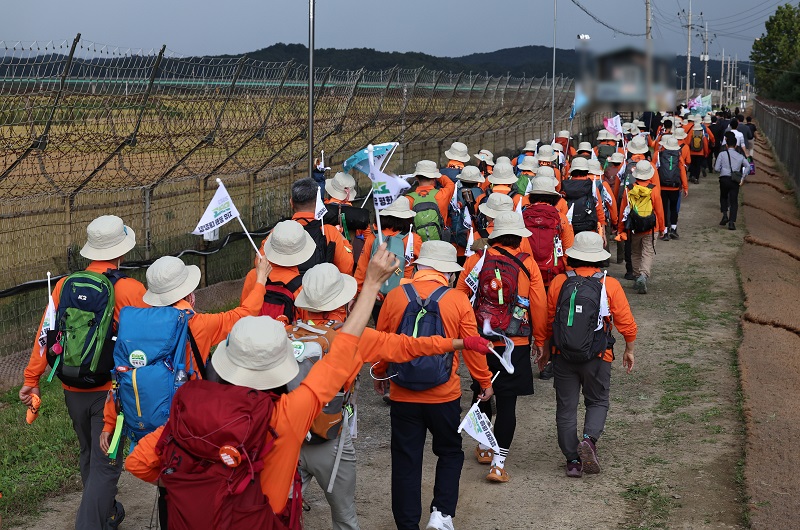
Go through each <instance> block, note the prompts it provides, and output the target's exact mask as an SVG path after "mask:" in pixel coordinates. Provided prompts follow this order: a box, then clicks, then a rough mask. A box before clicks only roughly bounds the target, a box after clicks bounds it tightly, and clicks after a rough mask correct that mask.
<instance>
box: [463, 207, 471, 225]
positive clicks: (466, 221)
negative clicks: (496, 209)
mask: <svg viewBox="0 0 800 530" xmlns="http://www.w3.org/2000/svg"><path fill="white" fill-rule="evenodd" d="M464 228H472V216H471V215H470V213H469V207H468V206H464Z"/></svg>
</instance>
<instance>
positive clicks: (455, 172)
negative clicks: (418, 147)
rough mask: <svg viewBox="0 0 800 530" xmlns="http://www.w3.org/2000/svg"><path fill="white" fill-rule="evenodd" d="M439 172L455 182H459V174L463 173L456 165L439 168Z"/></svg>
mask: <svg viewBox="0 0 800 530" xmlns="http://www.w3.org/2000/svg"><path fill="white" fill-rule="evenodd" d="M439 173H441V174H442V175H444V176H445V177H447V178H449V179H450V180H452V181H453V182H458V176H459V175H460V174H461V170H460V169H458V168H456V167H447V166H445V167H441V168H439Z"/></svg>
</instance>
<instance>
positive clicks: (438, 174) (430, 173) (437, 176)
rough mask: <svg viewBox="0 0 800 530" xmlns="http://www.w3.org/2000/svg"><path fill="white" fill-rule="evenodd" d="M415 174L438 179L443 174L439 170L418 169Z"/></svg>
mask: <svg viewBox="0 0 800 530" xmlns="http://www.w3.org/2000/svg"><path fill="white" fill-rule="evenodd" d="M414 176H415V177H423V178H426V179H434V180H436V179H438V178H439V177H441V176H442V174H441V173H439V172H438V171H437V172H436V173H433V172H432V171H430V172H429V171H417V172H416V173H414Z"/></svg>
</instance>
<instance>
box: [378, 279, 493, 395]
mask: <svg viewBox="0 0 800 530" xmlns="http://www.w3.org/2000/svg"><path fill="white" fill-rule="evenodd" d="M411 283H412V284H413V285H414V288H415V289H416V290H417V293H419V295H420V297H421V298H427V297H428V296H430V294H431V293H432V292H433V291H435V290H436V289H437V288H438V287H440V286H442V285H447V279H446V277H445V276H444V275H443V274H441V273H439V272H436V271H434V270H421V271H418V272H417V273H416V274H414V278H413V280H412V282H411ZM407 305H408V302H407V300H406V297H405V293H404V292H403V290H402V289H394V290H392V291H390V292H389V294H388V295H386V299H385V300H384V301H383V307H382V308H381V314H380V317H379V318H378V324H377V326H376V329H377V330H379V331H385V332H387V333H396V332H397V328H398V327H399V326H400V321H401V320H402V319H403V312H404V311H405V309H406V306H407ZM439 311H440V316H441V318H442V325H443V327H444V333H445V336H447V337H449V338H451V339H452V338H464V337H474V336H476V335H477V333H478V325H477V323H476V322H475V314H474V313H473V311H472V306H471V305H470V303H469V299H468V298H467V297H466V296H465V295H464V293H461V292H459V291H458V290H456V289H451V290H450V291H448V292H447V293H445V295H444V296H443V297H442V299H441V300H439ZM448 349H449V348H448ZM461 356H462V357H463V360H464V363H465V364H466V365H467V368H468V369H469V373H470V374H471V375H472V377H473V378H475V380H477V381H478V383H479V384H480V385H481V388H488V387H489V386H491V380H492V374H491V372H490V371H489V367H488V365H487V364H486V357H485V356H483V355H481V354H479V353H476V352H474V351H471V350H462V352H461ZM387 368H388V366H387V364H386V363H384V362H381V363H378V364H377V365H376V366H375V368H374V369H373V372H374V373H375V374H376V375H377V376H379V377H380V376H383V375H385V374H386V369H387ZM389 392H390V397H391V399H392V400H393V401H402V402H410V403H447V402H449V401H453V400H455V399H458V398H459V396H461V379H460V377H459V375H458V355H455V354H454V355H453V370H452V372H451V374H450V380H449V381H448V382H446V383H444V384H441V385H439V386H437V387H434V388H431V389H429V390H422V391H414V390H408V389H405V388H402V387H400V386H399V385H391V387H390V390H389Z"/></svg>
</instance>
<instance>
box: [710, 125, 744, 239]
mask: <svg viewBox="0 0 800 530" xmlns="http://www.w3.org/2000/svg"><path fill="white" fill-rule="evenodd" d="M740 134H741V133H740ZM725 144H726V148H725V150H724V151H722V152H721V153H720V155H719V157H717V163H716V165H715V166H714V169H715V170H716V171H717V172H718V173H719V208H720V211H721V212H722V220H721V221H720V222H719V225H720V226H725V225H726V224H727V225H728V230H736V214H737V212H738V211H739V188H740V187H741V186H743V185H744V182H745V178H746V177H747V174H748V173H749V172H750V162H749V161H748V160H747V158H745V156H744V155H743V154H741V153H740V152H739V151H738V150H737V147H738V138H737V137H736V136H735V135H734V132H733V131H728V132H726V133H725Z"/></svg>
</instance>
